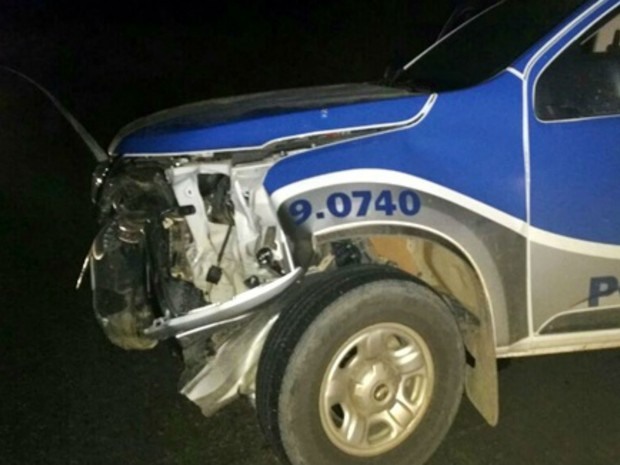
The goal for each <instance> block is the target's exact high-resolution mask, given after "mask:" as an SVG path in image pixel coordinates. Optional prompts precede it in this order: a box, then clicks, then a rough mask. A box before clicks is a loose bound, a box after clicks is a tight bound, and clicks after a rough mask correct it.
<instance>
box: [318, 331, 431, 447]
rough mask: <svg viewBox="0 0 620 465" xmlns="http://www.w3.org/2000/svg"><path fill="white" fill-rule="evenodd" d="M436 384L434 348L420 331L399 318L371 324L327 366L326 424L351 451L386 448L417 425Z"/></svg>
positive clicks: (333, 437)
mask: <svg viewBox="0 0 620 465" xmlns="http://www.w3.org/2000/svg"><path fill="white" fill-rule="evenodd" d="M433 384H434V367H433V363H432V359H431V355H430V350H429V348H428V346H427V344H426V343H425V342H424V340H423V339H422V337H421V336H420V335H419V334H418V333H417V332H416V331H414V330H413V329H411V328H409V327H407V326H404V325H402V324H399V323H378V324H375V325H372V326H369V327H366V328H364V329H362V330H361V331H359V332H357V333H356V334H354V335H353V336H352V337H351V338H349V339H348V340H347V341H346V342H345V343H344V344H342V345H341V346H340V348H338V350H337V351H336V353H335V355H334V356H333V357H332V359H331V361H330V363H329V365H328V367H327V370H326V372H325V376H324V377H323V380H322V383H321V389H320V398H319V412H320V418H321V425H322V426H323V430H324V431H325V434H326V435H327V437H328V438H329V440H330V441H331V442H332V443H333V444H334V445H335V446H336V447H338V448H339V449H340V450H342V451H344V452H346V453H348V454H351V455H354V456H360V457H368V456H374V455H379V454H382V453H385V452H387V451H389V450H391V449H393V448H395V447H397V446H398V445H399V444H401V443H402V442H403V441H404V440H405V439H407V438H408V437H409V436H410V435H411V434H412V433H413V431H414V430H415V429H416V427H417V426H418V424H419V423H420V420H421V419H422V417H423V416H424V413H425V411H426V409H427V408H428V405H429V403H430V399H431V395H432V392H433Z"/></svg>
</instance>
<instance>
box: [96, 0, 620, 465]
mask: <svg viewBox="0 0 620 465" xmlns="http://www.w3.org/2000/svg"><path fill="white" fill-rule="evenodd" d="M91 142H92V141H91ZM97 154H98V158H99V159H100V161H101V163H100V164H99V165H98V167H97V168H96V170H95V173H94V176H93V192H92V195H93V200H94V202H96V203H97V205H98V208H99V212H100V215H99V221H100V223H101V230H100V233H99V234H98V235H97V237H96V238H95V240H94V243H93V245H92V248H91V251H90V253H89V256H88V263H89V267H90V277H91V279H90V280H91V286H92V290H93V296H94V307H95V313H96V316H97V319H98V321H99V323H100V324H101V327H102V328H103V330H104V332H105V333H106V335H107V336H108V337H109V339H110V340H111V341H112V342H113V343H114V344H117V345H118V346H120V347H123V348H125V349H148V348H151V347H153V346H154V345H155V344H157V343H158V341H161V340H165V339H173V340H176V341H177V342H178V344H179V345H180V347H181V348H182V350H183V353H184V358H185V363H186V370H185V373H184V375H183V379H182V383H181V384H182V388H181V392H182V393H183V394H184V395H186V396H187V397H189V398H190V399H191V400H192V401H194V402H195V403H196V404H198V405H199V406H200V408H201V409H202V410H203V412H204V413H205V414H206V415H211V414H213V413H214V412H216V411H217V410H218V409H220V408H222V407H223V406H225V405H226V404H227V403H229V402H231V401H232V400H234V399H235V398H237V397H238V396H247V397H249V398H251V399H252V401H253V402H254V403H255V405H256V409H257V412H258V419H259V421H260V424H261V427H262V429H263V431H264V433H265V435H266V436H267V438H268V439H269V441H270V443H271V444H272V446H273V447H274V449H275V450H276V451H277V452H278V454H279V455H280V457H281V458H282V459H283V460H285V461H289V462H291V463H293V464H296V465H298V464H321V465H336V464H338V465H344V464H362V463H364V464H378V463H385V464H390V465H397V464H405V463H406V464H411V463H416V464H421V463H423V462H424V461H426V460H427V459H428V457H429V456H430V454H431V453H432V452H433V451H434V450H435V449H436V447H437V446H438V445H439V443H440V442H441V440H442V438H443V436H444V435H445V433H446V432H447V430H448V428H449V426H450V424H451V422H452V420H453V418H454V415H455V413H456V411H457V408H458V405H459V403H460V400H461V397H462V392H463V390H464V389H465V390H466V392H467V395H468V397H469V398H470V399H471V401H472V402H473V404H474V405H475V406H476V408H477V409H478V410H479V411H480V413H481V414H482V415H483V416H484V418H485V419H486V420H487V421H488V422H489V423H491V424H495V423H496V422H497V421H498V411H499V409H498V389H497V372H496V361H497V359H498V358H501V357H515V356H526V355H537V354H546V353H558V352H565V351H576V350H588V349H597V348H606V347H607V348H611V347H620V293H619V291H620V284H619V281H620V215H619V214H618V203H617V202H618V200H619V199H620V183H618V181H617V174H618V173H619V172H620V1H619V0H586V1H584V0H546V1H544V2H541V1H534V0H505V1H499V2H494V3H492V4H491V5H490V6H489V5H487V7H485V8H482V9H478V10H472V8H469V9H461V10H459V11H457V12H456V13H455V15H453V17H452V18H451V19H450V21H449V24H448V25H447V27H446V28H445V29H444V31H443V32H442V36H441V37H440V38H439V39H438V40H437V42H436V43H435V44H433V45H432V46H431V47H430V48H429V49H428V50H426V51H425V52H424V53H422V54H421V55H419V56H417V57H416V58H414V59H413V60H412V61H410V62H409V63H407V64H406V65H405V66H403V67H402V68H401V69H398V70H396V71H394V72H392V73H390V75H389V76H388V77H386V79H385V80H384V81H383V82H382V83H381V84H346V85H334V86H327V87H317V88H306V89H297V90H285V91H277V92H268V93H263V94H256V95H248V96H241V97H232V98H224V99H217V100H211V101H206V102H200V103H196V104H191V105H186V106H182V107H179V108H175V109H172V110H167V111H163V112H161V113H157V114H154V115H152V116H148V117H145V118H143V119H140V120H138V121H136V122H134V123H132V124H130V125H128V126H127V127H125V128H124V129H122V130H121V132H120V133H119V134H118V136H117V137H116V139H115V140H114V141H113V142H112V145H111V147H110V149H109V154H108V155H106V154H104V153H103V152H102V151H99V152H97Z"/></svg>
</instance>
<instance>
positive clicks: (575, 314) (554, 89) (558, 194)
mask: <svg viewBox="0 0 620 465" xmlns="http://www.w3.org/2000/svg"><path fill="white" fill-rule="evenodd" d="M613 5H615V6H613ZM618 5H619V2H607V3H606V4H604V5H603V6H602V7H601V8H599V10H598V11H595V12H592V13H591V14H590V17H589V18H588V19H587V20H585V21H583V22H581V23H580V24H579V25H577V26H576V27H575V29H574V30H573V31H572V32H570V33H569V34H568V35H567V36H565V37H563V38H562V39H560V40H559V41H558V42H557V43H555V44H554V45H553V46H552V47H551V48H549V49H548V50H547V51H546V52H544V54H543V55H541V56H539V57H538V58H535V59H534V60H536V59H537V61H535V62H532V63H533V67H532V68H531V72H530V73H529V74H527V75H526V78H527V79H528V80H527V98H528V108H529V116H528V124H527V126H528V127H529V131H528V130H527V128H526V130H525V132H524V133H525V134H526V135H528V136H529V141H528V138H527V137H526V140H525V146H526V163H527V161H528V160H529V170H530V197H529V211H530V225H531V228H530V253H529V257H530V286H531V287H530V291H531V292H530V295H531V306H530V310H531V312H530V331H531V332H532V333H533V334H535V335H552V334H553V335H557V334H564V335H571V336H572V335H575V334H577V333H580V332H588V331H599V330H609V329H620V293H619V289H620V285H619V283H620V179H619V176H620V7H619V6H618ZM528 148H529V153H527V151H528Z"/></svg>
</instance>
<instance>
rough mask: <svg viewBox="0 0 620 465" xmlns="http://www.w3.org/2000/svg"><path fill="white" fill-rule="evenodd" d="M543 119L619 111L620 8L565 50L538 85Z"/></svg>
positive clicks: (539, 112)
mask: <svg viewBox="0 0 620 465" xmlns="http://www.w3.org/2000/svg"><path fill="white" fill-rule="evenodd" d="M535 107H536V115H537V116H538V118H539V119H541V120H543V121H553V120H565V119H574V118H588V117H596V116H607V115H615V114H620V12H619V10H618V9H616V10H615V11H614V12H613V13H612V14H611V15H608V16H607V17H606V18H604V19H603V20H602V21H600V22H599V23H598V24H597V25H595V26H594V27H593V28H591V29H590V30H589V31H588V32H586V33H585V34H583V35H582V36H581V37H580V38H579V39H578V40H577V41H576V42H574V43H573V44H572V45H571V46H569V47H568V48H567V49H566V50H564V51H563V52H562V53H561V54H560V55H559V56H558V57H557V58H556V59H555V60H554V61H553V62H552V63H551V64H550V65H549V67H548V68H547V69H546V70H545V71H543V74H542V76H541V77H540V78H539V81H538V84H537V86H536V98H535Z"/></svg>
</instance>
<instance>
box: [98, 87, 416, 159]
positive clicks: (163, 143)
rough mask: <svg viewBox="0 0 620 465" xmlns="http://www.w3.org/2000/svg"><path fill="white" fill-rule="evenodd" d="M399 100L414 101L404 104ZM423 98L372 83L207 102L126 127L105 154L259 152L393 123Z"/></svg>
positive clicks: (409, 111) (411, 111)
mask: <svg viewBox="0 0 620 465" xmlns="http://www.w3.org/2000/svg"><path fill="white" fill-rule="evenodd" d="M407 97H408V98H407ZM412 97H413V99H412ZM403 98H407V100H410V99H412V100H411V102H407V104H403V101H402V99H403ZM395 99H397V100H395ZM424 100H425V99H420V98H416V97H414V96H412V95H411V94H410V93H409V92H408V91H405V90H402V89H395V88H390V87H383V86H377V85H370V84H341V85H335V86H324V87H310V88H303V89H291V90H283V91H274V92H265V93H261V94H252V95H245V96H240V97H231V98H222V99H215V100H207V101H205V102H199V103H194V104H190V105H184V106H181V107H177V108H173V109H170V110H165V111H162V112H159V113H155V114H154V115H151V116H147V117H145V118H141V119H139V120H137V121H135V122H133V123H131V124H129V125H128V126H126V127H124V128H123V129H122V130H121V131H120V132H119V134H118V135H117V136H116V137H115V139H114V140H113V142H112V144H111V145H110V148H109V153H110V154H116V155H124V154H150V155H157V154H161V155H164V154H167V155H170V154H181V153H187V152H200V151H213V150H227V149H253V148H259V147H262V146H264V145H266V144H268V143H270V142H272V141H276V140H281V139H286V138H289V137H295V136H297V135H300V134H312V133H322V132H329V131H332V130H341V129H349V128H359V127H366V126H373V125H382V124H393V123H397V122H400V121H403V120H407V119H408V118H410V117H411V116H412V115H415V114H416V113H417V112H418V111H419V110H420V108H421V107H422V105H423V103H424Z"/></svg>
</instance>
